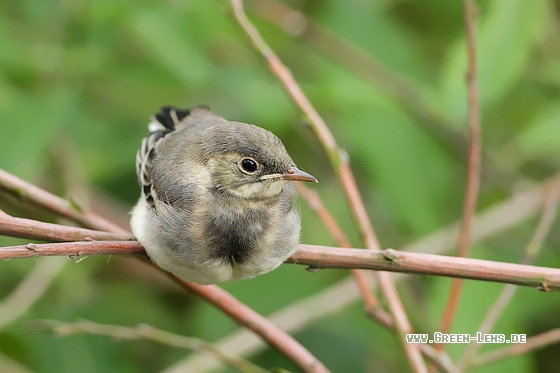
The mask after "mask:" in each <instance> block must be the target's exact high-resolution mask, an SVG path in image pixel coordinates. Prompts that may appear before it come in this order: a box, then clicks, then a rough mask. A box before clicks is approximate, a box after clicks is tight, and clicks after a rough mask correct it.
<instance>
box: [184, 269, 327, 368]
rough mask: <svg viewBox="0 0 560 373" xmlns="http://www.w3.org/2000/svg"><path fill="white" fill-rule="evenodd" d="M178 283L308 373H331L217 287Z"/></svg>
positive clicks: (290, 340)
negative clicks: (253, 333) (250, 331)
mask: <svg viewBox="0 0 560 373" xmlns="http://www.w3.org/2000/svg"><path fill="white" fill-rule="evenodd" d="M174 279H175V280H176V281H177V282H179V283H182V284H184V285H187V286H188V287H189V288H190V289H191V290H192V291H194V292H195V293H197V294H198V295H200V296H202V297H204V299H206V300H207V301H209V302H210V303H212V304H213V305H214V306H216V307H217V308H219V309H221V310H222V311H223V312H224V313H226V314H227V315H229V316H230V317H231V318H232V319H234V320H235V321H236V322H237V323H239V324H240V325H243V326H244V327H246V328H248V329H251V330H252V331H254V332H255V333H257V334H258V335H260V336H261V337H263V338H264V339H265V340H266V341H267V342H268V343H270V344H271V345H272V346H273V347H275V348H276V349H277V350H278V351H280V352H281V353H282V354H283V355H285V356H287V357H289V358H290V359H291V360H292V361H293V362H294V363H295V364H296V365H297V366H298V367H299V368H300V369H302V370H303V371H304V372H315V373H321V372H329V370H328V369H327V368H326V367H325V366H324V365H323V363H321V362H320V361H319V360H317V358H316V357H315V356H313V355H312V354H311V353H310V352H309V351H308V350H307V349H305V348H304V347H303V346H301V345H300V344H299V343H297V342H295V340H294V339H293V338H292V337H290V336H289V335H288V334H286V333H285V332H284V331H283V330H282V329H280V328H279V327H278V326H276V325H274V324H273V323H271V322H270V321H268V320H267V319H266V318H265V317H263V316H261V315H260V314H258V313H256V312H255V311H253V310H252V309H250V308H249V307H247V306H246V305H244V304H243V303H241V302H239V301H238V300H237V299H235V298H234V297H233V296H232V295H231V294H229V293H228V292H226V291H225V290H223V289H221V288H219V287H217V286H214V285H196V284H192V283H187V282H184V281H182V280H180V279H179V278H177V277H174Z"/></svg>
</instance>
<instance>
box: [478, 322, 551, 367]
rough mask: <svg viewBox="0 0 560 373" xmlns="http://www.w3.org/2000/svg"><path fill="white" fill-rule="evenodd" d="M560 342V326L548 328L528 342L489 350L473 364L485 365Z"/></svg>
mask: <svg viewBox="0 0 560 373" xmlns="http://www.w3.org/2000/svg"><path fill="white" fill-rule="evenodd" d="M557 343H560V328H557V329H552V330H548V331H546V332H544V333H541V334H539V335H536V336H534V337H531V338H528V339H527V342H526V343H519V344H512V345H511V346H506V347H502V348H498V349H496V350H493V351H490V352H487V353H485V354H483V355H481V356H479V357H477V358H476V359H475V361H474V362H473V366H477V367H480V366H483V365H488V364H490V363H493V362H496V361H498V360H502V359H506V358H508V357H512V356H517V355H521V354H524V353H526V352H529V351H534V350H538V349H541V348H544V347H547V346H550V345H553V344H557Z"/></svg>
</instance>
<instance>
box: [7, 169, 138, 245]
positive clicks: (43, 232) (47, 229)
mask: <svg viewBox="0 0 560 373" xmlns="http://www.w3.org/2000/svg"><path fill="white" fill-rule="evenodd" d="M1 171H2V170H0V172H1ZM0 235H5V236H11V237H19V238H30V239H37V240H41V241H49V242H56V241H65V242H70V241H84V240H96V241H125V240H133V239H134V236H132V235H130V234H121V233H111V232H101V231H96V230H92V229H85V228H77V227H70V226H67V225H61V224H52V223H44V222H41V221H37V220H32V219H24V218H15V217H12V216H10V215H8V214H6V213H5V212H3V211H2V210H0Z"/></svg>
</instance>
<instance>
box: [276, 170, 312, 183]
mask: <svg viewBox="0 0 560 373" xmlns="http://www.w3.org/2000/svg"><path fill="white" fill-rule="evenodd" d="M280 178H281V179H282V180H292V181H309V182H312V183H317V182H318V181H317V179H316V178H315V176H313V175H311V174H308V173H307V172H305V171H302V170H300V169H299V168H297V167H292V168H290V169H289V170H288V171H286V172H285V173H283V174H282V175H281V177H280Z"/></svg>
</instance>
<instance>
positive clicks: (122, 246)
mask: <svg viewBox="0 0 560 373" xmlns="http://www.w3.org/2000/svg"><path fill="white" fill-rule="evenodd" d="M143 254H145V252H144V249H143V248H142V246H141V245H140V244H139V243H138V242H137V241H84V242H64V243H50V244H28V245H22V246H7V247H1V248H0V259H16V258H31V257H40V256H70V257H72V258H77V257H79V256H84V255H143ZM287 263H294V264H300V265H307V266H313V267H317V268H343V269H356V268H358V269H371V270H377V271H390V272H402V273H414V274H422V275H434V276H445V277H457V278H468V279H473V280H482V281H492V282H503V283H510V284H516V285H522V286H530V287H535V288H537V289H539V290H541V291H558V290H560V269H558V268H547V267H536V266H530V265H523V264H514V263H502V262H494V261H490V260H482V259H471V258H458V257H453V256H444V255H433V254H422V253H411V252H405V251H397V250H393V249H386V250H372V249H370V250H363V249H348V248H341V247H330V246H316V245H305V244H301V245H299V247H298V249H297V250H296V252H295V253H294V255H293V256H292V257H291V258H289V259H288V260H287Z"/></svg>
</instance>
